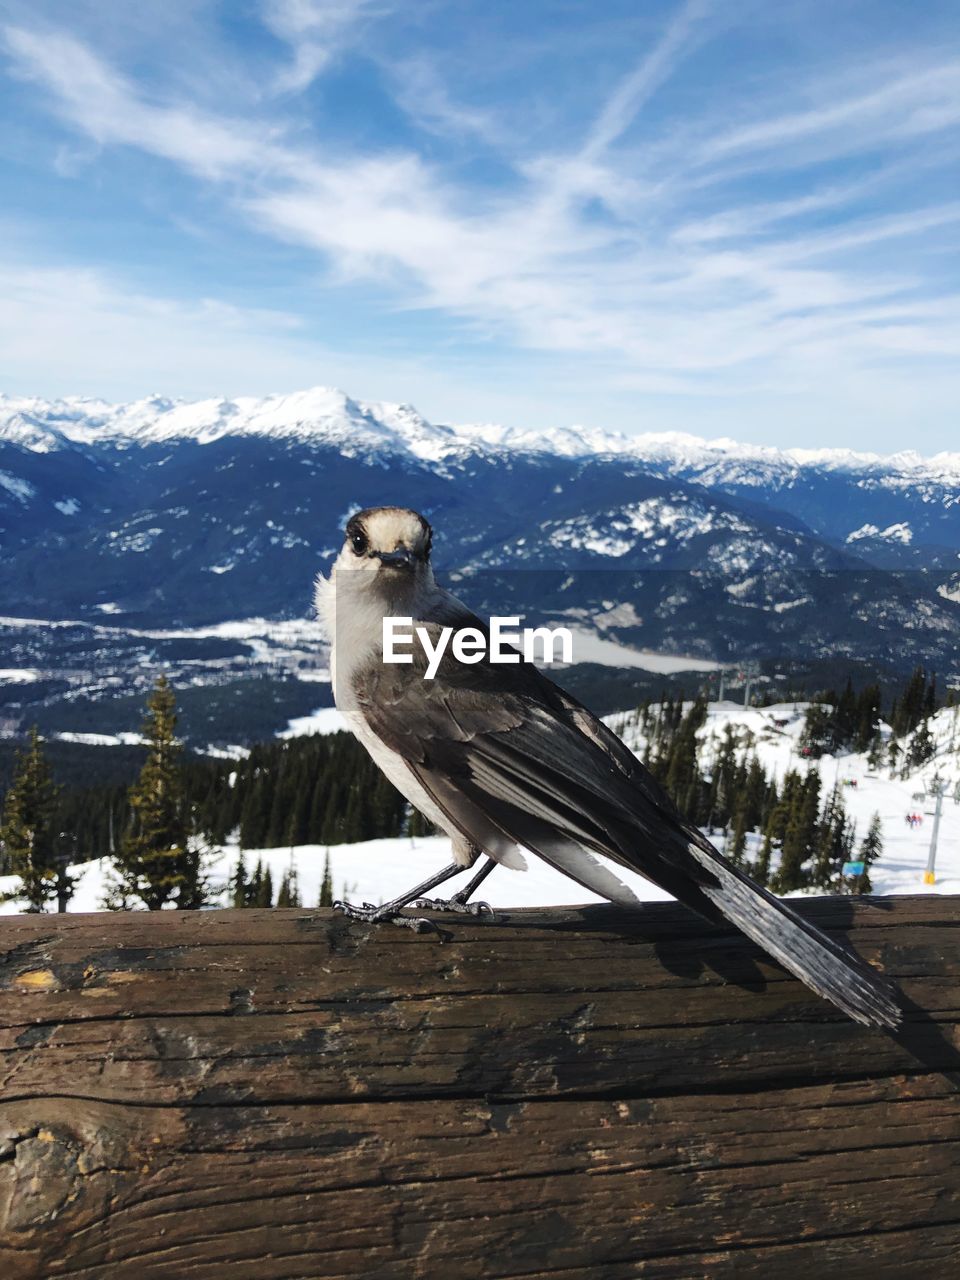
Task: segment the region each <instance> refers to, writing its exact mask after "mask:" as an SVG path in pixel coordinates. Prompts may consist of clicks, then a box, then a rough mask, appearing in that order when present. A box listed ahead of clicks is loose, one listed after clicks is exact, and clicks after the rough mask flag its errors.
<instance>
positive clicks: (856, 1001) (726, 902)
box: [670, 841, 903, 1030]
mask: <svg viewBox="0 0 960 1280" xmlns="http://www.w3.org/2000/svg"><path fill="white" fill-rule="evenodd" d="M689 850H690V853H692V854H693V856H694V857H695V858H696V859H697V861H698V862H699V863H700V864H701V865H702V866H704V868H705V869H706V870H708V871H709V873H710V878H709V880H708V881H707V882H706V883H704V884H700V885H695V884H693V882H688V885H689V890H690V891H691V892H687V893H685V892H684V891H683V889H682V888H681V889H678V887H676V886H674V885H671V886H670V889H671V892H674V893H675V894H676V896H677V897H679V898H680V899H681V901H685V902H686V904H687V905H688V906H690V907H693V909H694V910H701V911H702V910H703V906H702V905H698V902H697V901H694V900H693V899H694V898H698V897H699V895H703V896H705V897H706V898H707V900H708V902H709V903H710V904H712V906H713V907H715V908H716V909H717V910H719V911H720V912H722V914H723V915H724V916H725V917H726V918H727V919H728V920H730V921H731V922H732V923H733V924H735V925H736V926H737V928H738V929H740V930H742V931H743V933H745V934H746V935H747V937H748V938H750V940H751V941H752V942H755V943H756V944H757V945H758V946H759V947H762V948H763V950H764V951H766V952H768V953H769V954H770V955H771V956H773V957H774V959H776V960H779V961H780V963H781V964H782V965H783V966H784V968H786V969H789V970H790V972H791V973H792V974H794V975H795V976H796V977H798V978H799V979H800V981H801V982H805V983H806V985H807V986H808V987H810V988H811V989H812V990H814V991H816V992H817V994H818V995H821V996H823V997H824V998H825V999H827V1000H830V1001H831V1002H832V1003H833V1004H835V1005H836V1006H837V1008H839V1009H842V1010H843V1011H844V1013H847V1014H849V1016H850V1017H851V1018H853V1019H854V1020H855V1021H857V1022H862V1023H864V1024H866V1025H867V1026H879V1027H888V1028H890V1029H891V1030H892V1029H895V1028H896V1027H898V1026H899V1025H900V1021H901V1018H902V1016H903V1014H902V1010H901V1009H900V1006H899V1005H898V1003H897V1000H896V997H895V996H894V993H893V990H892V988H891V987H890V986H889V985H888V983H886V982H885V981H884V980H883V978H881V977H880V975H879V974H878V973H877V971H876V970H875V969H873V968H872V967H871V966H870V965H868V964H867V963H866V961H865V960H862V959H861V958H860V957H859V956H858V955H856V954H855V953H854V952H852V951H848V950H847V949H846V948H845V947H843V946H841V945H840V944H839V943H838V942H835V941H834V940H833V939H832V938H829V937H827V935H826V934H825V933H821V932H820V930H819V929H817V928H816V926H815V925H812V924H810V922H809V921H807V920H804V919H803V917H802V916H800V915H798V914H797V913H796V912H795V911H793V910H792V909H791V908H790V907H789V906H787V904H786V903H785V902H782V901H781V900H780V899H779V898H775V897H774V896H773V894H772V893H768V892H767V890H766V889H763V888H761V887H760V885H757V884H754V882H753V881H752V880H748V879H747V877H746V876H743V875H741V874H740V873H739V872H738V871H737V870H736V868H734V867H731V866H730V865H729V863H727V862H725V861H724V860H723V859H721V858H720V857H719V856H718V855H717V854H716V853H714V852H713V851H712V850H711V851H710V852H709V853H708V852H707V850H706V849H703V848H702V847H701V846H700V845H699V844H698V843H696V842H694V841H691V843H690V845H689ZM703 905H706V904H703ZM711 914H713V913H712V912H711Z"/></svg>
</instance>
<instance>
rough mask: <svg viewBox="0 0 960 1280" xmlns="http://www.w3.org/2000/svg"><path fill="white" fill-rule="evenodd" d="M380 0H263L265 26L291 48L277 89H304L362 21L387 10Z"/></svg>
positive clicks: (279, 76) (279, 75)
mask: <svg viewBox="0 0 960 1280" xmlns="http://www.w3.org/2000/svg"><path fill="white" fill-rule="evenodd" d="M386 7H387V6H386V5H385V4H384V3H382V0H263V20H264V23H265V25H266V26H267V27H268V28H269V29H270V30H271V31H272V32H273V33H274V35H276V36H278V37H279V38H280V39H281V40H284V41H285V42H286V43H287V44H288V45H289V46H290V49H291V52H292V55H293V57H292V61H291V62H290V64H289V65H288V66H287V67H286V68H285V69H284V70H283V71H281V72H280V73H279V74H278V76H277V78H276V81H275V87H276V88H277V89H278V90H283V91H288V92H295V91H297V90H299V89H304V88H306V86H307V85H308V84H310V83H311V81H313V80H315V79H316V77H317V76H318V75H319V74H320V73H321V72H322V71H323V70H324V69H325V68H326V66H327V65H328V63H329V62H330V61H331V59H332V58H334V57H335V56H336V55H337V53H339V52H340V50H341V48H342V47H343V45H344V43H345V42H346V40H347V38H348V37H349V36H350V35H352V34H353V33H354V32H355V31H356V29H357V28H358V27H360V26H362V24H363V23H364V21H366V20H368V19H370V18H373V17H375V16H376V15H377V14H378V13H383V12H385V11H386Z"/></svg>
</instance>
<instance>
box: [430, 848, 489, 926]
mask: <svg viewBox="0 0 960 1280" xmlns="http://www.w3.org/2000/svg"><path fill="white" fill-rule="evenodd" d="M496 865H497V864H496V862H494V860H493V858H487V860H486V862H485V863H484V864H483V866H482V867H481V868H480V870H479V871H478V872H477V874H476V875H475V876H474V877H473V879H472V880H470V881H469V882H468V883H467V884H465V885H464V886H463V888H462V889H461V890H460V892H459V893H455V894H454V895H453V897H452V898H418V899H417V901H416V903H415V904H414V905H415V906H418V907H428V908H429V909H430V910H431V911H456V912H458V913H460V914H461V915H471V916H480V915H483V913H484V912H485V911H487V912H489V913H490V915H494V914H495V912H494V910H493V907H491V905H490V903H489V902H470V903H468V902H467V899H468V898H470V897H472V895H473V893H474V892H475V891H476V890H477V889H479V888H480V886H481V885H482V884H483V882H484V880H486V878H487V876H488V875H489V874H490V872H491V871H492V870H493V868H494V867H495V866H496Z"/></svg>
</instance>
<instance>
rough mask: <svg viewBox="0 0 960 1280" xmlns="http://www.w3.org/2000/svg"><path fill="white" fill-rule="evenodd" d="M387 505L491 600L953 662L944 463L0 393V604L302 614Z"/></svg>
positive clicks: (266, 407)
mask: <svg viewBox="0 0 960 1280" xmlns="http://www.w3.org/2000/svg"><path fill="white" fill-rule="evenodd" d="M380 503H402V504H405V505H410V506H415V507H417V508H419V509H420V510H422V511H423V512H425V513H426V514H427V515H428V516H429V517H430V518H431V519H432V521H433V523H434V525H435V527H436V544H435V545H436V556H435V559H436V561H437V563H438V566H439V568H440V569H441V570H443V571H444V572H445V573H446V574H447V575H448V577H452V578H453V579H454V581H455V583H457V584H459V589H460V590H461V591H462V592H464V593H465V594H466V595H467V596H468V597H469V598H470V599H471V600H472V602H474V603H475V604H476V605H477V606H478V607H482V608H486V609H487V611H496V612H500V613H504V612H511V611H517V612H521V613H522V614H524V615H525V616H526V617H527V618H528V620H537V619H541V618H545V617H550V618H561V617H564V618H567V619H572V620H575V621H577V622H578V623H579V624H581V625H582V626H583V628H584V629H587V630H590V631H592V632H594V633H595V634H598V635H602V636H603V637H604V638H606V639H610V640H614V641H617V642H619V643H621V644H623V645H630V646H633V647H638V648H647V649H659V650H661V651H668V652H676V653H686V654H693V655H699V656H701V657H704V658H719V659H722V660H724V661H740V660H741V659H743V658H747V657H765V656H769V655H770V654H771V653H781V654H788V655H792V656H796V657H808V658H809V657H815V656H817V655H822V654H824V653H833V654H844V655H848V656H851V657H856V658H858V659H859V660H862V661H864V662H868V663H869V662H871V661H877V662H880V661H883V662H885V663H888V664H889V663H890V662H891V661H893V662H896V663H897V664H899V665H907V664H909V663H911V662H913V661H915V660H917V659H918V658H924V659H926V660H927V661H930V662H932V663H933V664H934V665H936V666H938V667H939V669H941V670H947V669H950V668H951V667H952V666H953V664H955V663H956V654H957V653H958V649H960V646H958V639H960V453H952V454H947V453H944V454H939V455H937V456H936V457H933V458H922V457H920V456H919V455H917V454H914V453H910V452H904V453H899V454H896V455H893V456H891V457H885V458H884V457H879V456H875V455H872V454H859V453H852V452H850V451H847V450H804V449H791V450H785V451H782V450H777V449H772V448H764V447H760V446H754V445H742V444H737V443H735V442H733V441H729V440H716V441H705V440H700V439H698V438H696V437H693V436H687V435H678V434H654V435H650V434H647V435H639V436H633V437H624V436H619V435H612V434H606V433H603V432H599V431H593V430H583V431H579V430H572V429H570V430H568V429H563V430H556V431H545V432H527V431H522V430H514V429H508V428H503V427H498V426H489V425H466V426H464V425H438V424H433V423H429V422H427V421H426V420H425V419H424V418H423V417H421V415H420V414H418V413H417V412H416V410H415V409H413V408H411V407H410V406H409V405H388V404H372V403H367V402H363V401H359V400H353V399H351V398H349V397H348V396H346V395H344V394H342V393H341V392H339V391H332V390H327V389H322V388H317V389H314V390H311V391H305V392H301V393H297V394H293V395H283V396H272V397H268V398H265V399H252V398H242V399H237V400H206V401H199V402H195V403H186V402H180V401H174V400H169V399H165V398H162V397H153V398H150V399H146V400H140V401H136V402H134V403H132V404H122V405H113V404H108V403H106V402H103V401H98V400H88V399H78V398H69V399H64V400H56V401H47V400H39V399H31V398H21V399H17V398H12V397H0V592H2V594H0V612H2V613H3V614H5V615H12V616H14V617H19V618H23V617H32V618H36V619H38V620H41V621H49V620H63V619H73V620H77V621H80V622H83V621H86V622H90V623H94V622H99V623H104V622H109V623H110V624H111V626H114V627H116V628H120V629H122V628H140V629H142V628H165V629H172V628H198V627H208V626H211V625H215V624H219V623H223V622H225V621H227V620H234V619H246V618H252V617H263V618H268V619H269V618H276V619H281V618H286V619H291V618H297V617H303V616H305V615H307V614H308V613H309V610H310V603H311V589H312V581H313V578H314V577H315V575H316V572H317V570H318V569H319V568H322V567H324V566H325V565H326V564H327V563H328V562H329V559H330V557H331V556H332V555H333V554H334V552H335V550H336V548H337V546H338V545H339V542H340V537H341V529H342V525H343V522H344V520H345V518H346V516H347V515H348V514H349V512H350V511H352V510H354V509H355V508H357V507H359V506H369V505H376V504H380ZM518 571H522V572H518ZM508 606H509V607H508ZM8 665H9V666H16V665H17V654H16V652H15V646H13V643H12V641H11V642H10V645H9V646H8V648H7V649H6V650H5V651H4V652H0V668H2V667H4V666H8Z"/></svg>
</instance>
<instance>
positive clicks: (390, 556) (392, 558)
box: [374, 547, 414, 569]
mask: <svg viewBox="0 0 960 1280" xmlns="http://www.w3.org/2000/svg"><path fill="white" fill-rule="evenodd" d="M374 554H375V555H376V557H377V559H378V560H379V561H380V563H381V564H383V565H388V566H390V567H393V568H397V569H412V568H413V564H414V559H413V553H412V552H410V551H408V550H407V548H406V547H398V548H397V549H396V551H377V552H375V553H374Z"/></svg>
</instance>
